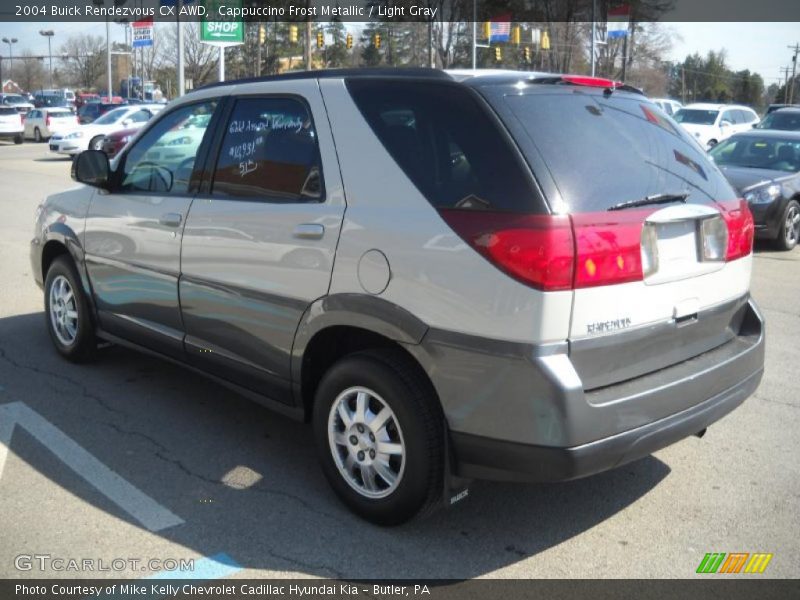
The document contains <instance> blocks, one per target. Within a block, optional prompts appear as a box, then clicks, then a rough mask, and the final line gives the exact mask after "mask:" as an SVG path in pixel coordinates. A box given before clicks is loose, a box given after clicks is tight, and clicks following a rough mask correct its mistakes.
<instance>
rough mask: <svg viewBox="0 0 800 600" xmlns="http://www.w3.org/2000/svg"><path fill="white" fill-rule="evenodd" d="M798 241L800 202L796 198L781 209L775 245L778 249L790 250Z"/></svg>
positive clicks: (799, 235) (799, 232)
mask: <svg viewBox="0 0 800 600" xmlns="http://www.w3.org/2000/svg"><path fill="white" fill-rule="evenodd" d="M798 241H800V204H798V202H797V200H791V201H790V202H789V204H787V205H786V208H785V209H783V216H782V217H781V227H780V229H779V230H778V238H777V239H776V240H775V246H776V247H777V248H778V249H779V250H792V249H793V248H794V247H795V246H797V243H798Z"/></svg>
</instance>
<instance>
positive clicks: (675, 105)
mask: <svg viewBox="0 0 800 600" xmlns="http://www.w3.org/2000/svg"><path fill="white" fill-rule="evenodd" d="M650 100H651V102H652V103H653V104H655V105H656V106H658V107H659V108H660V109H661V110H663V111H664V112H665V113H667V114H668V115H669V116H673V115H674V114H675V113H676V112H678V111H679V110H680V109H682V108H683V104H681V103H680V102H678V101H677V100H671V99H670V98H651V99H650Z"/></svg>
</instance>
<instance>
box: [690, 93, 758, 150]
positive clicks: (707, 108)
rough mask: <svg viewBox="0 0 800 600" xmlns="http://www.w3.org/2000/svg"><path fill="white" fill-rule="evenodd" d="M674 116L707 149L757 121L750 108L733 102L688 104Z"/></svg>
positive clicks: (748, 127)
mask: <svg viewBox="0 0 800 600" xmlns="http://www.w3.org/2000/svg"><path fill="white" fill-rule="evenodd" d="M674 118H675V120H676V121H677V122H678V123H680V124H681V125H682V126H683V128H684V129H685V130H686V131H687V132H689V134H690V135H693V136H694V137H695V138H696V139H697V142H698V143H699V144H700V146H702V147H703V148H705V149H707V150H708V149H710V148H713V147H714V146H716V145H717V144H718V143H719V142H721V141H722V140H725V139H727V138H729V137H731V136H732V135H733V134H734V133H739V132H741V131H747V130H749V129H752V128H753V125H755V124H756V123H758V115H757V114H756V112H755V111H754V110H753V109H752V108H748V107H747V106H738V105H735V104H705V103H697V104H689V105H687V106H684V107H683V108H682V109H680V110H679V111H678V112H677V113H675V117H674Z"/></svg>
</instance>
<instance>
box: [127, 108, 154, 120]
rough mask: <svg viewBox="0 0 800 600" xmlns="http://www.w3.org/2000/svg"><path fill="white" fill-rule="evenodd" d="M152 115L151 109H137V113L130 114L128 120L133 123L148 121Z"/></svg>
mask: <svg viewBox="0 0 800 600" xmlns="http://www.w3.org/2000/svg"><path fill="white" fill-rule="evenodd" d="M152 116H153V115H152V113H151V112H150V111H149V110H137V111H136V112H135V113H133V114H130V115H128V116H127V120H129V121H130V122H131V123H146V122H147V121H149V120H150V117H152Z"/></svg>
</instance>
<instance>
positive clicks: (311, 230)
mask: <svg viewBox="0 0 800 600" xmlns="http://www.w3.org/2000/svg"><path fill="white" fill-rule="evenodd" d="M257 89H258V94H257V95H239V96H238V97H237V98H235V99H231V104H232V107H231V108H230V116H229V118H228V119H227V120H226V125H225V126H224V128H220V132H219V138H220V140H219V144H218V147H219V151H218V152H217V159H216V161H215V163H214V169H213V178H212V180H211V181H210V182H209V186H208V189H207V190H204V192H205V193H201V195H199V196H198V197H197V198H196V199H195V200H194V202H193V203H192V207H191V210H190V212H189V217H188V220H187V222H186V228H185V229H184V236H183V247H182V251H181V255H182V262H181V279H180V297H181V308H182V314H183V322H184V326H185V329H186V350H187V356H188V358H189V360H191V361H192V362H193V363H194V364H196V365H197V366H199V367H201V368H203V369H206V370H209V371H212V372H214V373H216V374H217V375H219V376H221V377H224V378H227V379H229V380H232V381H235V382H236V383H238V384H239V385H242V386H244V387H247V388H249V389H252V390H254V391H257V392H259V393H261V394H263V395H266V396H268V397H270V398H272V399H274V400H278V401H286V402H289V401H290V393H289V392H290V385H289V380H290V354H291V349H292V343H293V340H294V335H295V331H296V330H297V327H298V324H299V322H300V318H301V316H302V315H303V313H304V312H305V310H306V309H307V308H308V306H309V305H310V304H311V303H312V302H313V301H314V300H316V299H318V298H320V297H322V296H324V295H326V294H327V292H328V287H329V285H330V279H331V272H332V268H333V260H334V254H335V249H336V243H337V240H338V237H339V231H340V227H341V222H342V217H343V214H344V197H343V194H342V183H341V178H340V175H339V168H338V163H337V159H336V153H335V149H334V145H333V139H332V135H331V132H330V129H329V125H328V119H327V114H326V112H325V108H324V104H323V102H322V98H321V94H320V92H319V88H318V87H317V83H316V82H315V81H312V80H305V81H284V82H280V83H278V82H276V83H275V84H271V83H269V84H263V83H262V84H259V85H258V88H257ZM254 92H255V89H254ZM270 92H272V93H270Z"/></svg>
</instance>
